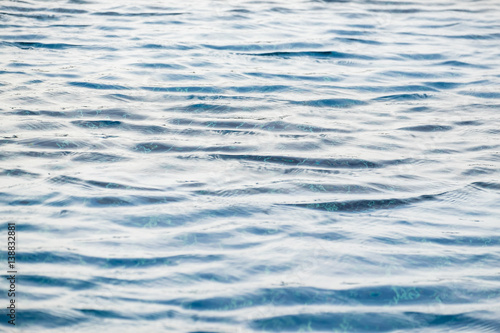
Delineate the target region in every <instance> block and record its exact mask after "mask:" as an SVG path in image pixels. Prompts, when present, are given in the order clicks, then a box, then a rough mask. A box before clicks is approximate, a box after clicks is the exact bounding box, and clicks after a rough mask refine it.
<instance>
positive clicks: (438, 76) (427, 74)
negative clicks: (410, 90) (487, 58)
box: [379, 71, 462, 88]
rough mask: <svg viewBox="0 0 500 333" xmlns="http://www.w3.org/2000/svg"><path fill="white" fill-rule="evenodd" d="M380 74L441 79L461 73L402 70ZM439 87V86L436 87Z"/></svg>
mask: <svg viewBox="0 0 500 333" xmlns="http://www.w3.org/2000/svg"><path fill="white" fill-rule="evenodd" d="M379 74H380V75H384V76H389V77H395V78H398V77H407V78H416V79H425V78H435V79H442V78H444V77H460V76H462V74H460V73H457V72H440V73H436V72H404V71H385V72H381V73H379ZM436 88H439V87H436Z"/></svg>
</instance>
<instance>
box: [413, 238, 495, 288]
mask: <svg viewBox="0 0 500 333" xmlns="http://www.w3.org/2000/svg"><path fill="white" fill-rule="evenodd" d="M406 239H407V240H409V241H415V242H422V243H434V244H439V245H446V246H474V247H488V246H498V245H500V237H498V236H493V235H491V236H485V237H472V236H450V237H447V238H445V237H416V236H409V237H406ZM497 293H498V292H497Z"/></svg>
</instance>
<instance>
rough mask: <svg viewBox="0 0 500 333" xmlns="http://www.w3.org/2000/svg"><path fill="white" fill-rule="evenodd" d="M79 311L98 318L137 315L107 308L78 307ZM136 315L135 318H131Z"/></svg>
mask: <svg viewBox="0 0 500 333" xmlns="http://www.w3.org/2000/svg"><path fill="white" fill-rule="evenodd" d="M78 311H79V312H81V313H82V314H83V315H85V316H86V317H89V316H90V317H95V318H99V320H105V319H137V318H138V317H139V316H137V315H132V316H131V315H130V312H129V313H128V316H126V315H123V314H120V313H118V312H116V311H109V310H96V309H78ZM133 317H136V318H133Z"/></svg>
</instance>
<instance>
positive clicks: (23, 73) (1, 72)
mask: <svg viewBox="0 0 500 333" xmlns="http://www.w3.org/2000/svg"><path fill="white" fill-rule="evenodd" d="M2 43H3V42H0V45H2ZM2 74H19V75H28V73H25V72H13V71H1V70H0V75H2Z"/></svg>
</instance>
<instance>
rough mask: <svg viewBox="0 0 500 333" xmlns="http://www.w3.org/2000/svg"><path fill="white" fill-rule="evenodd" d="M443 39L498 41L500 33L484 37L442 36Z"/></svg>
mask: <svg viewBox="0 0 500 333" xmlns="http://www.w3.org/2000/svg"><path fill="white" fill-rule="evenodd" d="M442 37H445V38H453V39H471V40H496V39H500V34H499V33H492V34H484V35H477V34H467V35H447V36H442Z"/></svg>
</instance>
